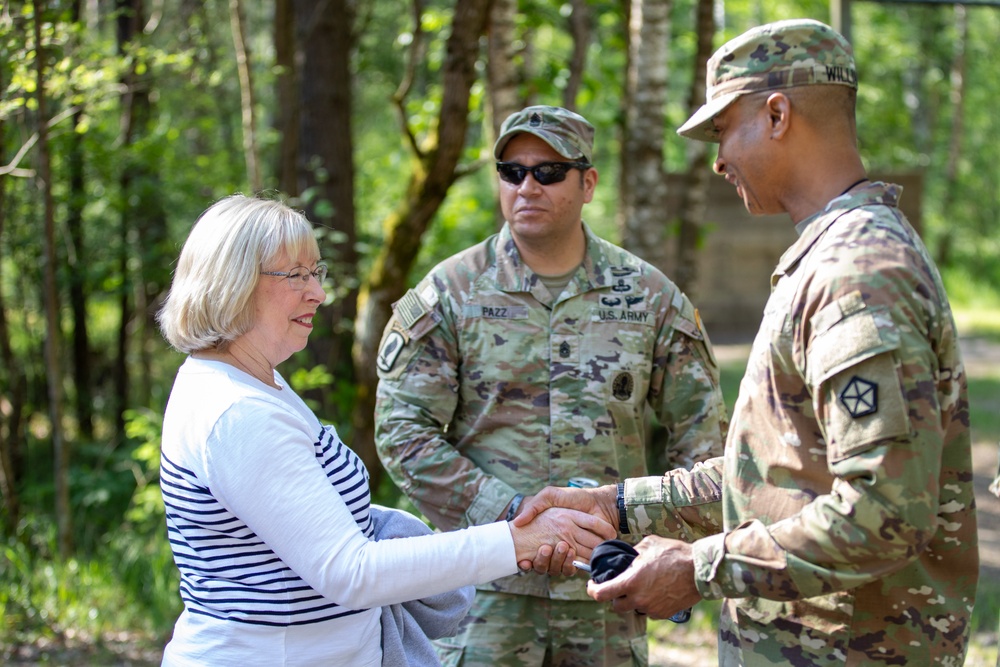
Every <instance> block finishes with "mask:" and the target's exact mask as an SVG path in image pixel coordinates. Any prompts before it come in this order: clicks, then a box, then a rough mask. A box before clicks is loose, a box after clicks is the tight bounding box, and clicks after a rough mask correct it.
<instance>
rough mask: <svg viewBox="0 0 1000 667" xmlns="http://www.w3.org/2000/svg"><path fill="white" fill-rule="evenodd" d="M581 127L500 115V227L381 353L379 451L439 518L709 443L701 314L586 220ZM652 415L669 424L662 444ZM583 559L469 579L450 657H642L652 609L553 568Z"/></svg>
mask: <svg viewBox="0 0 1000 667" xmlns="http://www.w3.org/2000/svg"><path fill="white" fill-rule="evenodd" d="M593 139H594V128H593V127H592V126H591V124H590V123H589V122H588V121H587V120H586V119H584V118H583V117H581V116H579V115H577V114H575V113H573V112H571V111H568V110H566V109H561V108H556V107H548V106H533V107H528V108H526V109H523V110H522V111H519V112H517V113H515V114H513V115H511V116H510V117H509V118H508V119H507V120H506V121H504V123H503V125H502V127H501V133H500V136H499V138H498V139H497V142H496V144H495V146H494V156H495V157H496V159H497V164H496V168H497V175H498V177H499V191H500V204H501V208H502V210H503V214H504V217H505V219H506V223H505V224H504V226H503V228H502V229H501V230H500V232H499V233H497V234H495V235H493V236H491V237H489V238H487V239H486V240H485V241H483V242H481V243H479V244H478V245H475V246H473V247H471V248H469V249H467V250H465V251H463V252H460V253H459V254H457V255H455V256H453V257H451V258H449V259H447V260H445V261H444V262H442V263H441V264H440V265H438V266H437V267H436V268H435V269H434V270H432V271H431V273H430V274H429V275H428V276H427V277H425V278H424V279H423V280H422V281H421V282H420V283H419V284H418V285H417V286H416V287H415V288H414V289H412V290H410V291H409V292H407V293H406V294H405V295H404V296H403V298H402V299H401V300H400V301H399V302H398V303H396V304H395V305H394V314H393V317H392V319H391V321H390V323H389V324H388V326H387V327H386V329H385V332H384V334H383V339H382V344H381V346H380V350H379V355H378V360H377V365H378V369H379V375H380V379H381V381H380V383H379V388H378V396H377V398H378V400H377V407H376V414H375V419H376V440H377V446H378V449H379V454H380V456H381V458H382V462H383V463H384V464H385V466H386V468H387V469H388V471H389V473H390V475H391V476H392V478H393V480H394V481H395V482H396V484H397V485H398V486H399V487H400V488H401V489H402V490H403V491H404V493H406V494H407V495H408V496H409V498H410V499H411V500H412V501H413V502H414V504H415V505H416V506H417V507H418V508H419V509H420V511H421V512H423V513H424V515H425V516H427V517H428V518H429V519H430V521H431V522H432V523H433V524H434V525H435V526H436V527H437V528H439V529H441V530H452V529H455V528H460V527H466V526H470V525H478V524H482V523H488V522H491V521H496V520H497V519H498V518H499V519H503V518H506V519H508V520H512V519H513V518H514V517H515V516H517V514H518V512H519V509H520V507H521V505H522V502H524V501H525V500H527V499H530V498H531V496H532V495H533V494H534V493H536V492H537V491H539V490H541V489H542V488H543V487H545V486H548V485H554V486H567V485H569V484H570V483H571V482H570V480H571V479H572V480H573V481H572V484H574V485H584V486H587V485H598V484H601V485H603V484H607V483H613V482H617V481H618V480H622V479H625V478H626V477H632V476H636V475H644V474H646V471H647V463H646V462H647V460H649V459H650V458H652V459H655V460H658V461H663V460H665V461H666V465H667V467H671V466H680V467H691V466H693V465H694V464H695V463H696V462H698V461H701V460H705V459H707V458H710V457H712V456H717V455H719V454H721V451H722V441H723V438H724V435H725V431H726V411H725V407H724V404H723V401H722V394H721V392H720V390H719V383H718V379H719V371H718V366H717V365H716V362H715V358H714V356H713V354H712V349H711V344H710V343H709V340H708V337H707V336H706V335H705V331H704V329H703V327H702V326H701V322H700V320H699V318H698V315H697V312H696V310H695V309H694V307H693V306H692V304H691V302H690V301H689V300H688V299H687V297H686V296H685V295H684V294H682V293H681V292H680V291H679V290H678V288H677V287H676V286H675V285H674V284H673V283H672V282H671V281H670V280H668V279H667V278H666V276H664V275H663V273H662V272H660V271H659V270H657V269H656V268H654V267H653V266H651V265H650V264H648V263H647V262H645V261H643V260H641V259H639V258H638V257H636V256H635V255H632V254H631V253H629V252H627V251H625V250H623V249H621V248H619V247H617V246H615V245H612V244H611V243H609V242H607V241H605V240H603V239H601V238H599V237H597V236H596V235H595V234H594V233H593V232H592V231H591V230H590V228H589V227H588V226H587V224H586V223H584V221H583V218H582V211H583V207H584V205H585V204H587V203H588V202H590V201H591V199H592V197H593V194H594V189H595V188H596V186H597V183H598V173H597V169H595V168H594V167H593V163H592V158H593ZM650 416H652V417H654V418H655V419H656V420H657V421H658V422H659V423H660V424H661V425H662V426H663V427H664V430H665V432H666V435H665V437H663V438H661V439H659V440H658V441H657V442H655V443H653V442H651V441H650V439H649V433H650V429H649V428H648V421H649V417H650ZM615 528H616V529H617V526H615ZM576 555H579V554H578V552H577V545H568V544H561V545H559V546H557V547H556V548H555V549H554V550H553V553H552V554H551V559H550V561H549V570H548V573H536V572H533V571H530V572H522V573H521V574H519V575H514V576H511V577H508V578H506V579H501V580H498V581H496V582H493V583H492V584H491V585H489V586H484V587H480V590H479V591H478V593H477V595H476V601H475V603H474V606H473V608H472V610H471V612H470V614H469V616H468V617H467V618H466V621H465V623H464V624H463V627H462V629H461V630H460V632H459V635H458V636H457V637H454V638H450V639H447V640H441V641H440V642H438V650H439V653H440V654H441V656H442V658H447V657H449V656H459V655H460V656H462V660H463V664H465V665H490V666H491V667H493V666H503V665H519V666H522V665H539V666H540V665H542V664H546V665H548V664H551V665H587V666H589V665H599V666H610V665H645V664H646V663H647V659H646V654H647V643H646V637H645V620H644V618H643V617H642V616H638V615H636V614H634V613H628V614H617V613H615V612H614V611H613V610H611V608H610V606H609V605H606V604H600V603H595V602H594V601H593V600H591V599H590V598H588V597H587V595H586V578H585V577H583V576H563V575H571V574H572V573H574V572H575V568H574V567H573V566H572V559H573V557H574V556H576ZM529 568H530V563H529V564H525V569H529ZM443 662H445V664H451V663H449V660H448V659H444V660H443Z"/></svg>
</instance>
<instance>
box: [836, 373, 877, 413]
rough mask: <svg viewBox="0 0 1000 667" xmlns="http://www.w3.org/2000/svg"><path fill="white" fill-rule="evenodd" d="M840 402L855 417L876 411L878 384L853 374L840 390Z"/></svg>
mask: <svg viewBox="0 0 1000 667" xmlns="http://www.w3.org/2000/svg"><path fill="white" fill-rule="evenodd" d="M840 402H841V404H842V405H843V406H844V408H846V409H847V413H848V414H849V415H851V416H852V417H854V418H855V419H857V418H858V417H864V416H866V415H871V414H874V413H875V412H877V411H878V385H877V384H875V383H874V382H869V381H868V380H864V379H862V378H859V377H858V376H857V375H855V376H854V377H852V378H851V381H850V382H848V383H847V386H846V387H844V390H843V391H842V392H840Z"/></svg>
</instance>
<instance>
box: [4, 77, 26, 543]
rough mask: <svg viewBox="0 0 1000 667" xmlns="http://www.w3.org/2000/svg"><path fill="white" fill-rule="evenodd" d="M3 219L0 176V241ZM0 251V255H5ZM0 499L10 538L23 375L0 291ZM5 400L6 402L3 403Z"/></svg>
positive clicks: (16, 513) (17, 500) (16, 504)
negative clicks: (15, 357) (14, 349)
mask: <svg viewBox="0 0 1000 667" xmlns="http://www.w3.org/2000/svg"><path fill="white" fill-rule="evenodd" d="M3 74H4V68H2V67H0V90H3V89H4V86H5V85H6V81H4V78H3ZM5 130H6V123H5V121H4V120H3V118H0V164H6V162H7V160H6V155H5V154H4V153H5V152H4V146H5V144H4V140H5V136H4V135H5ZM6 219H7V179H6V178H3V177H0V239H3V238H4V235H3V228H4V222H5V221H6ZM5 254H6V253H3V252H2V249H0V255H5ZM3 267H4V262H0V284H3V282H4V280H3ZM0 362H2V367H0V397H7V399H6V400H5V399H4V398H0V497H2V498H3V512H2V515H0V520H2V522H3V530H4V532H3V534H4V535H5V536H13V535H14V534H15V533H16V531H17V524H18V521H19V519H20V517H21V496H20V493H19V492H18V488H19V480H20V472H19V470H18V465H17V461H18V460H19V458H20V451H21V444H22V443H21V416H22V414H23V412H24V393H25V381H24V373H21V372H18V371H16V370H15V368H17V366H18V364H17V363H16V361H15V359H14V352H13V350H12V349H11V347H10V330H9V329H8V327H7V305H6V303H4V296H3V290H0ZM7 400H9V403H7V404H6V405H5V404H4V403H5V402H7Z"/></svg>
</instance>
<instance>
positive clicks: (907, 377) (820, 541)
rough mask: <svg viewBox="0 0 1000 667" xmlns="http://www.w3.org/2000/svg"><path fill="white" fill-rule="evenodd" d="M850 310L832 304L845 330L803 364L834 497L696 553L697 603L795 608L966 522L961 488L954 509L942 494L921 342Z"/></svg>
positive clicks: (876, 314) (907, 329)
mask: <svg viewBox="0 0 1000 667" xmlns="http://www.w3.org/2000/svg"><path fill="white" fill-rule="evenodd" d="M858 298H860V295H859V294H858V293H853V294H849V295H847V297H843V298H841V299H840V300H839V302H838V303H837V304H836V306H837V308H838V310H839V311H840V315H839V316H841V319H840V320H839V321H837V322H836V323H835V324H834V325H833V326H830V327H828V328H827V329H826V330H825V331H824V332H823V333H822V334H821V335H817V336H814V337H813V338H812V340H811V341H810V343H809V346H808V348H806V351H805V359H804V361H805V363H804V364H803V366H804V368H805V369H807V370H806V371H805V374H806V378H807V382H808V384H809V387H810V392H811V394H812V406H811V407H812V409H813V410H814V411H815V414H816V420H817V423H818V425H819V427H820V429H821V431H822V438H823V441H824V442H825V443H826V457H827V465H828V467H829V471H830V473H831V474H832V475H833V480H834V481H833V484H832V487H831V488H830V489H829V490H828V491H827V492H825V493H820V494H818V495H816V497H815V498H813V499H812V500H811V502H809V503H807V504H806V505H804V506H803V507H802V509H801V510H800V511H798V512H797V513H795V514H793V515H791V516H789V517H787V518H784V519H781V520H779V521H776V522H774V523H772V524H770V525H765V524H764V523H763V522H761V521H760V520H757V519H754V520H749V521H746V522H744V523H742V524H741V525H739V526H737V527H736V528H735V529H734V530H732V531H730V532H728V533H726V534H725V535H717V536H713V537H709V538H706V539H703V540H700V541H699V542H697V543H695V545H694V556H695V579H696V582H697V584H698V587H699V590H700V592H701V593H702V595H703V596H704V597H706V598H720V597H727V598H742V597H748V596H752V597H761V598H766V599H770V600H794V599H799V598H808V597H813V596H816V595H820V594H826V593H830V592H833V591H841V590H847V589H850V588H854V587H856V586H860V585H862V584H866V583H869V582H871V581H874V580H876V579H879V578H882V577H884V576H886V575H887V574H888V573H891V572H894V571H896V570H899V569H900V568H903V567H905V566H906V565H907V564H909V563H910V562H912V561H913V560H914V559H915V558H916V557H917V556H918V555H919V554H920V553H921V552H922V551H923V550H924V549H925V548H926V547H927V544H928V543H929V541H930V540H931V538H932V537H933V536H934V534H935V532H936V531H937V530H938V527H939V522H944V523H945V524H947V522H949V521H951V520H952V519H950V518H949V514H951V513H955V514H954V516H956V517H960V516H962V515H963V513H964V512H967V511H968V508H967V507H965V506H964V503H962V502H960V499H959V498H958V495H957V494H958V493H960V491H959V490H958V485H955V487H956V491H955V494H956V497H954V498H952V497H946V496H947V494H948V493H950V492H948V491H942V492H941V493H940V494H939V487H938V480H939V478H940V476H941V474H942V470H941V461H942V450H943V448H944V442H945V438H944V432H943V428H942V419H941V411H942V409H947V408H946V407H943V406H942V405H941V404H940V402H939V396H938V394H937V393H936V392H935V391H934V387H935V386H937V385H938V383H937V378H936V377H935V374H934V371H936V370H937V368H938V363H937V359H936V357H935V354H934V352H933V350H932V349H931V347H930V343H929V341H928V340H927V338H926V336H925V335H924V334H923V333H921V327H919V326H918V325H917V324H916V323H911V324H908V325H907V326H901V325H896V324H894V323H893V321H892V316H891V315H890V313H889V308H887V307H886V308H881V309H880V308H879V307H870V306H871V304H868V305H867V306H862V305H860V304H855V305H857V310H856V311H855V312H848V311H849V310H850V309H851V308H852V306H851V304H850V303H848V302H849V301H850V300H851V299H855V300H856V299H858ZM845 313H846V315H845ZM821 314H822V313H821ZM813 320H814V324H815V320H817V317H813ZM873 389H874V393H872V390H873ZM866 392H867V393H866ZM875 394H877V411H876V410H873V408H874V404H875V401H876V399H875V398H874V395H875ZM860 417H866V418H865V419H862V418H860ZM942 488H943V489H944V488H947V485H944V486H942ZM954 521H955V522H956V523H958V522H960V519H957V518H956V519H954ZM954 546H955V548H962V547H961V545H954Z"/></svg>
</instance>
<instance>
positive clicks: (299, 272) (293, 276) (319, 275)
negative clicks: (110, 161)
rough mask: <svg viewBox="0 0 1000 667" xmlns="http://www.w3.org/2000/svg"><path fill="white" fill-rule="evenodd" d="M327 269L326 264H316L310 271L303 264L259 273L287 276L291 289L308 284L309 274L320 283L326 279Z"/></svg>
mask: <svg viewBox="0 0 1000 667" xmlns="http://www.w3.org/2000/svg"><path fill="white" fill-rule="evenodd" d="M327 271H328V269H327V268H326V264H317V265H316V268H315V269H313V270H312V271H310V270H309V269H307V268H306V267H304V266H296V267H295V268H294V269H292V270H291V271H261V272H260V275H262V276H278V277H279V278H288V284H289V285H291V286H292V289H294V290H301V289H305V286H306V285H308V284H309V276H312V277H313V278H315V279H316V282H318V283H319V284H320V285H322V284H323V281H324V280H326V273H327Z"/></svg>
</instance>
